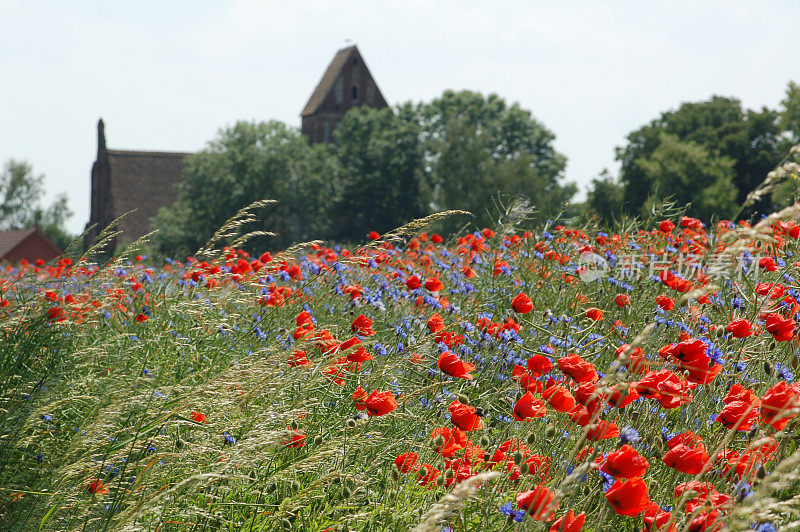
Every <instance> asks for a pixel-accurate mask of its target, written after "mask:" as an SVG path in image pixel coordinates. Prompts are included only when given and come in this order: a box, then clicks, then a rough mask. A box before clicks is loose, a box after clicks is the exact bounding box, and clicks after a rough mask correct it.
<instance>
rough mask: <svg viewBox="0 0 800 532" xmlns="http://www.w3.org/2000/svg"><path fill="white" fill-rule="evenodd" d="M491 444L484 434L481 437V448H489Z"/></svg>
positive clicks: (479, 443)
mask: <svg viewBox="0 0 800 532" xmlns="http://www.w3.org/2000/svg"><path fill="white" fill-rule="evenodd" d="M490 443H491V442H490V441H489V436H486V435H485V434H484V435H483V436H481V439H480V441H479V442H478V445H480V446H481V447H488V446H489V444H490Z"/></svg>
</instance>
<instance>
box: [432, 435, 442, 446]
mask: <svg viewBox="0 0 800 532" xmlns="http://www.w3.org/2000/svg"><path fill="white" fill-rule="evenodd" d="M442 445H444V437H443V436H442V435H441V434H440V435H439V436H436V438H435V439H434V440H433V446H434V447H441V446H442Z"/></svg>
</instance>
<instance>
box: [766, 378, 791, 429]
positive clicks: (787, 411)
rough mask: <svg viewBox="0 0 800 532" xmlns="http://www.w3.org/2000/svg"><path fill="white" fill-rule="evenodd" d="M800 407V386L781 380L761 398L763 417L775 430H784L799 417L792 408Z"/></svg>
mask: <svg viewBox="0 0 800 532" xmlns="http://www.w3.org/2000/svg"><path fill="white" fill-rule="evenodd" d="M798 407H800V386H798V385H797V384H791V385H790V384H786V382H784V381H780V382H778V383H777V384H775V385H773V386H771V387H770V388H769V389H768V390H767V391H766V393H765V394H764V397H763V398H762V399H761V419H762V420H763V421H764V423H767V424H768V425H770V426H771V427H773V428H774V429H775V430H783V429H784V427H786V424H787V423H788V422H789V421H790V420H791V419H793V418H795V417H797V412H796V411H795V412H792V411H791V410H792V409H797V408H798Z"/></svg>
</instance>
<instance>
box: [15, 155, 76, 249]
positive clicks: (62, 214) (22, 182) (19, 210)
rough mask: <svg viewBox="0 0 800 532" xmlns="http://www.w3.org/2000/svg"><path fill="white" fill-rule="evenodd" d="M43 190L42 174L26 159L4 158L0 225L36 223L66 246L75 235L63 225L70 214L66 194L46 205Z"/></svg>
mask: <svg viewBox="0 0 800 532" xmlns="http://www.w3.org/2000/svg"><path fill="white" fill-rule="evenodd" d="M44 192H45V191H44V175H35V174H34V173H33V168H32V167H31V165H30V164H28V163H26V162H22V161H15V160H13V159H12V160H10V161H8V162H6V164H5V166H4V167H3V171H2V173H0V229H2V230H7V229H12V228H27V227H31V226H33V225H38V226H39V227H40V228H41V229H42V231H43V232H44V233H45V234H46V235H47V236H48V237H50V239H51V240H52V241H53V242H54V243H55V244H56V245H57V246H58V247H60V248H61V249H66V247H67V246H68V245H69V243H70V242H71V241H72V239H73V238H74V237H73V236H72V235H70V234H69V233H68V232H67V231H66V229H65V228H64V223H65V222H66V221H67V219H68V218H69V217H70V216H72V212H71V211H70V210H69V207H68V206H67V196H66V195H65V194H60V195H58V196H57V197H56V199H55V200H54V201H53V203H51V204H50V205H49V206H47V207H45V206H43V205H42V200H43V199H44Z"/></svg>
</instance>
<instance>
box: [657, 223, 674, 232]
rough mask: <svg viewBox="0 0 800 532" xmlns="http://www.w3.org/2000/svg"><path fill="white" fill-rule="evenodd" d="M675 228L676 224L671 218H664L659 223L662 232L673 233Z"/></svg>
mask: <svg viewBox="0 0 800 532" xmlns="http://www.w3.org/2000/svg"><path fill="white" fill-rule="evenodd" d="M673 229H675V224H674V223H672V222H670V221H669V220H664V221H662V222H661V223H660V224H658V230H659V231H661V232H662V233H671V232H672V230H673Z"/></svg>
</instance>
